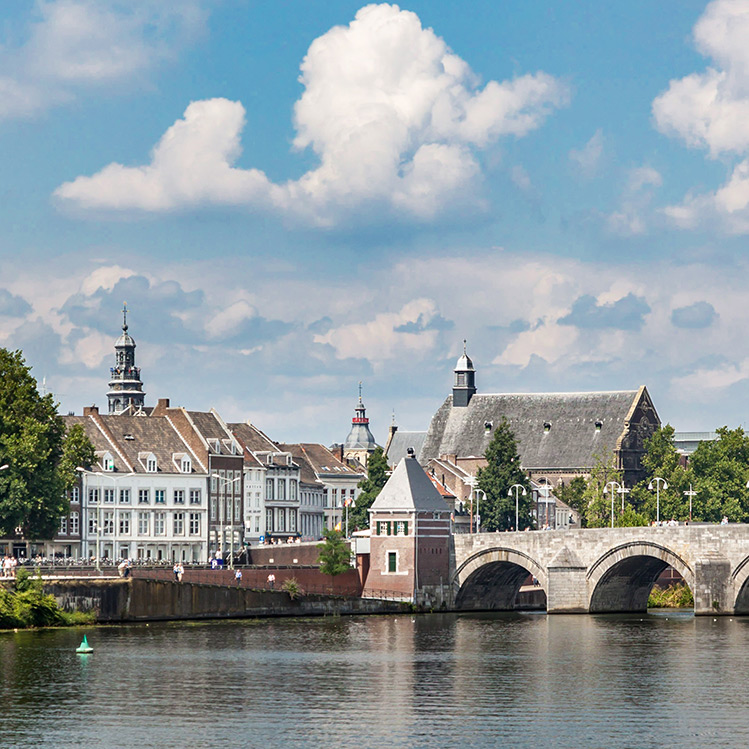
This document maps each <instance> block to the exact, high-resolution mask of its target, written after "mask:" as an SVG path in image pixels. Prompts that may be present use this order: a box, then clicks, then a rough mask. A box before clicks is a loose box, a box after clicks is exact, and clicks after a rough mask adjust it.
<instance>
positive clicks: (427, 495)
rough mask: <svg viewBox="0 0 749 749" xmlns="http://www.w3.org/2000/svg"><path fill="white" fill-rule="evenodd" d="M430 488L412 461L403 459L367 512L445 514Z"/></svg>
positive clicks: (438, 498) (439, 499)
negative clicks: (414, 511)
mask: <svg viewBox="0 0 749 749" xmlns="http://www.w3.org/2000/svg"><path fill="white" fill-rule="evenodd" d="M449 509H450V508H449V507H448V506H447V504H446V503H445V500H444V499H442V497H441V496H440V493H439V492H438V491H437V489H436V487H435V486H434V484H433V483H432V482H431V481H430V480H429V477H428V476H427V475H426V473H425V472H424V469H423V468H422V467H421V466H420V465H419V461H418V460H416V458H412V457H407V458H403V460H401V462H400V463H398V465H397V466H396V468H395V470H394V471H393V473H392V474H391V476H390V478H389V479H388V480H387V483H386V484H385V486H383V487H382V491H381V492H380V493H379V494H378V495H377V499H375V501H374V502H373V503H372V507H371V508H370V511H371V512H376V511H378V510H406V511H409V510H411V511H413V510H417V511H424V512H449Z"/></svg>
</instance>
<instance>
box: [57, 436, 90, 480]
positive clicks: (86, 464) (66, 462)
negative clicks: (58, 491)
mask: <svg viewBox="0 0 749 749" xmlns="http://www.w3.org/2000/svg"><path fill="white" fill-rule="evenodd" d="M95 462H96V453H95V452H94V446H93V445H92V444H91V440H90V439H89V438H88V437H87V436H86V431H85V429H84V428H83V425H82V424H73V426H71V427H70V429H68V433H67V435H66V436H65V442H64V443H63V445H62V459H61V460H60V473H61V475H62V480H63V483H64V484H65V489H67V490H69V489H72V488H73V486H75V483H76V481H77V480H78V472H77V471H76V468H78V466H81V467H83V468H90V467H91V466H92V465H93V464H94V463H95Z"/></svg>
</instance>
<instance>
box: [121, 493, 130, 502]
mask: <svg viewBox="0 0 749 749" xmlns="http://www.w3.org/2000/svg"><path fill="white" fill-rule="evenodd" d="M120 504H123V505H129V504H130V489H120Z"/></svg>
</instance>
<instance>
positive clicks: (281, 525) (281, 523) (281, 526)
mask: <svg viewBox="0 0 749 749" xmlns="http://www.w3.org/2000/svg"><path fill="white" fill-rule="evenodd" d="M278 530H279V531H285V530H286V510H285V509H283V508H281V509H280V510H279V511H278Z"/></svg>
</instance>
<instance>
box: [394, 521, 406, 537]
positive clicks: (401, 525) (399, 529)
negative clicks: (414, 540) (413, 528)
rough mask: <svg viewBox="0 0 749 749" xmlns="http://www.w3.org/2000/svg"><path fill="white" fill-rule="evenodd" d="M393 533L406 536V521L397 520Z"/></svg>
mask: <svg viewBox="0 0 749 749" xmlns="http://www.w3.org/2000/svg"><path fill="white" fill-rule="evenodd" d="M395 533H396V535H398V536H407V535H408V521H406V520H399V521H398V522H397V523H396V524H395Z"/></svg>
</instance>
